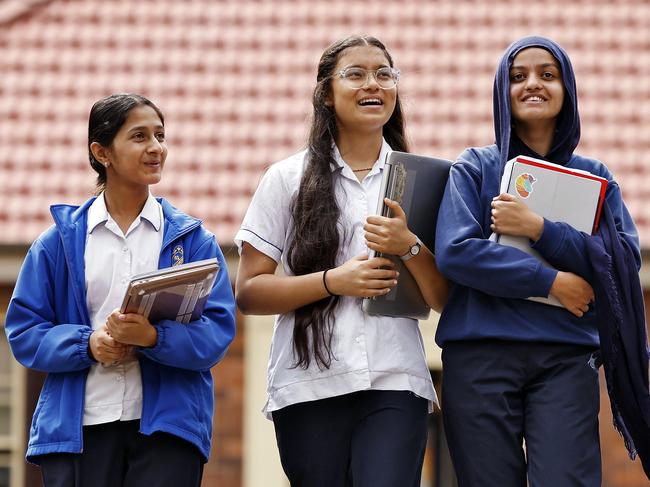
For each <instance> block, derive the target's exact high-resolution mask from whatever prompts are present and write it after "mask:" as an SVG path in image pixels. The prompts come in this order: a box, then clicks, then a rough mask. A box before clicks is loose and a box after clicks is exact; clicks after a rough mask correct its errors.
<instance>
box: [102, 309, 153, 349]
mask: <svg viewBox="0 0 650 487" xmlns="http://www.w3.org/2000/svg"><path fill="white" fill-rule="evenodd" d="M106 328H107V329H108V333H109V334H110V335H111V336H112V337H113V338H114V339H115V340H116V341H118V342H120V343H124V344H127V345H137V346H139V347H153V346H154V345H155V344H156V341H157V340H158V332H157V331H156V329H155V328H154V327H153V326H152V325H151V323H149V320H148V319H147V318H145V317H144V316H142V315H139V314H135V313H128V314H122V313H120V311H119V310H117V309H116V310H115V311H113V312H112V313H111V314H110V315H109V317H108V319H107V320H106Z"/></svg>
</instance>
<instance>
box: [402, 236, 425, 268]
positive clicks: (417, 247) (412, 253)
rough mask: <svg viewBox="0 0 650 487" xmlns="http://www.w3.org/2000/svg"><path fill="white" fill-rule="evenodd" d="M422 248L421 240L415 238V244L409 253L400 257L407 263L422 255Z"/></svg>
mask: <svg viewBox="0 0 650 487" xmlns="http://www.w3.org/2000/svg"><path fill="white" fill-rule="evenodd" d="M421 247H422V242H421V241H420V239H419V238H418V237H417V235H416V236H415V243H414V244H413V245H411V247H409V251H408V252H406V253H405V254H404V255H400V256H399V258H400V259H402V262H406V261H407V260H409V259H412V258H413V257H415V256H416V255H418V254H419V253H420V248H421Z"/></svg>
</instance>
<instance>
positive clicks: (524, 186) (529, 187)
mask: <svg viewBox="0 0 650 487" xmlns="http://www.w3.org/2000/svg"><path fill="white" fill-rule="evenodd" d="M536 181H537V179H535V178H534V177H533V176H532V174H528V173H523V174H520V175H519V176H517V180H516V181H515V188H516V189H517V194H518V195H519V196H521V197H522V198H528V197H529V196H530V193H532V192H533V183H535V182H536Z"/></svg>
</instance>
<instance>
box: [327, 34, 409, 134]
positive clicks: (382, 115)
mask: <svg viewBox="0 0 650 487" xmlns="http://www.w3.org/2000/svg"><path fill="white" fill-rule="evenodd" d="M350 67H359V68H364V69H366V70H368V71H375V70H377V69H379V68H382V67H390V64H389V62H388V59H387V58H386V55H385V54H384V53H383V51H382V50H381V49H379V48H378V47H375V46H355V47H350V48H348V49H346V50H345V51H343V52H342V53H341V55H340V57H339V59H338V62H337V64H336V68H335V69H334V73H339V72H340V71H341V70H343V69H346V68H350ZM396 98H397V86H395V87H393V88H390V89H387V90H384V89H381V88H380V87H379V85H378V84H377V80H376V79H375V77H374V76H372V75H371V76H369V77H368V82H367V83H366V84H365V86H363V87H362V88H356V89H355V88H350V87H349V86H347V85H346V83H345V81H344V80H343V79H341V77H340V76H338V74H335V75H334V77H333V78H332V81H331V93H330V96H329V97H328V100H327V102H328V104H330V105H332V106H333V107H334V111H335V112H336V120H337V123H338V126H339V130H353V131H358V130H362V131H364V132H366V131H375V130H382V128H383V126H384V125H385V124H386V122H387V121H388V119H389V118H390V117H391V115H392V113H393V110H394V109H395V103H396Z"/></svg>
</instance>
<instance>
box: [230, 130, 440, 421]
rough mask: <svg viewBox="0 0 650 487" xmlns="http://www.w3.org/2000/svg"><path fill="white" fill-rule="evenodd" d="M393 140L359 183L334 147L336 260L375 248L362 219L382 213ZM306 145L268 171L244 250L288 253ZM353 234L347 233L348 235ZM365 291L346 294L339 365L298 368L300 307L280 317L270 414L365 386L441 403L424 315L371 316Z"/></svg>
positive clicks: (245, 230)
mask: <svg viewBox="0 0 650 487" xmlns="http://www.w3.org/2000/svg"><path fill="white" fill-rule="evenodd" d="M389 150H390V146H389V145H388V144H387V143H386V141H384V142H383V144H382V148H381V151H380V154H379V159H378V160H377V161H376V162H375V164H374V165H373V167H372V169H371V171H370V172H369V173H368V175H367V176H366V177H365V178H364V180H363V181H362V182H359V180H358V179H357V177H356V176H355V175H354V173H353V172H352V169H351V168H350V166H348V165H347V163H346V162H345V161H344V160H343V159H342V158H341V155H340V153H339V151H338V149H337V148H336V146H334V148H333V156H334V159H335V161H336V167H332V170H333V172H334V186H335V197H336V201H337V203H338V205H339V208H340V209H341V219H340V221H339V233H340V235H343V231H341V230H343V229H344V232H345V237H343V238H342V241H343V242H344V243H343V244H342V245H340V248H339V252H338V255H337V258H336V265H337V266H338V265H341V264H343V263H344V262H346V261H347V260H349V259H351V258H352V257H354V256H356V255H359V254H362V253H366V252H368V247H367V246H366V242H365V238H364V233H365V232H364V230H363V225H364V224H365V222H366V218H367V217H368V216H369V215H373V214H376V210H377V199H378V197H379V189H380V188H379V187H380V183H381V174H382V171H383V168H384V162H385V158H386V153H387V152H388V151H389ZM306 157H307V151H303V152H299V153H298V154H295V155H293V156H291V157H289V158H287V159H285V160H283V161H280V162H278V163H275V164H273V165H272V166H271V167H270V168H269V169H268V171H267V172H266V174H265V175H264V177H263V178H262V180H261V182H260V184H259V187H258V188H257V191H256V192H255V195H254V196H253V199H252V201H251V204H250V206H249V208H248V211H247V212H246V216H245V217H244V220H243V222H242V225H241V228H240V230H239V232H238V233H237V235H236V236H235V243H236V244H237V246H238V247H239V250H240V252H241V246H242V243H243V242H247V243H249V244H250V245H252V246H253V247H255V248H256V249H257V250H259V251H260V252H262V253H264V254H266V255H268V256H269V257H271V258H272V259H274V260H275V261H276V262H282V268H283V270H284V272H285V274H287V275H292V274H293V273H292V272H291V269H290V268H289V266H288V263H287V260H286V252H287V251H288V248H289V237H290V229H291V224H292V223H291V214H290V204H291V201H292V199H293V198H294V197H295V196H296V194H297V192H298V187H299V183H300V178H301V176H302V173H303V168H304V166H305V163H306ZM346 238H347V240H346ZM361 303H362V300H361V299H360V298H355V297H350V296H343V297H341V299H340V302H339V306H338V307H337V309H336V312H335V315H334V326H333V343H332V351H333V358H332V364H331V366H330V368H329V369H323V370H320V369H319V368H318V366H317V365H316V364H315V363H314V362H315V361H314V360H312V361H311V364H310V366H309V368H308V369H307V370H304V369H302V368H300V367H294V363H295V358H294V355H293V348H292V347H293V342H292V340H293V339H292V334H293V325H294V313H293V312H290V313H284V314H281V315H278V316H277V317H276V321H275V328H274V332H273V340H272V343H271V352H270V357H269V366H268V382H267V393H268V399H267V402H266V405H265V406H264V409H263V411H264V413H265V414H266V416H267V417H268V418H269V419H272V418H271V412H273V411H276V410H278V409H281V408H283V407H286V406H289V405H291V404H296V403H301V402H305V401H313V400H317V399H324V398H328V397H333V396H339V395H342V394H348V393H351V392H355V391H362V390H369V389H374V390H399V391H411V392H413V393H415V394H417V395H418V396H421V397H423V398H426V399H428V400H429V401H430V407H431V403H435V404H437V403H438V400H437V397H436V393H435V390H434V388H433V383H432V381H431V375H430V373H429V368H428V366H427V362H426V357H425V352H424V344H423V342H422V335H421V334H420V329H419V327H418V322H417V320H413V319H410V318H391V317H384V316H377V315H369V314H366V313H364V312H363V310H362V309H361Z"/></svg>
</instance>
